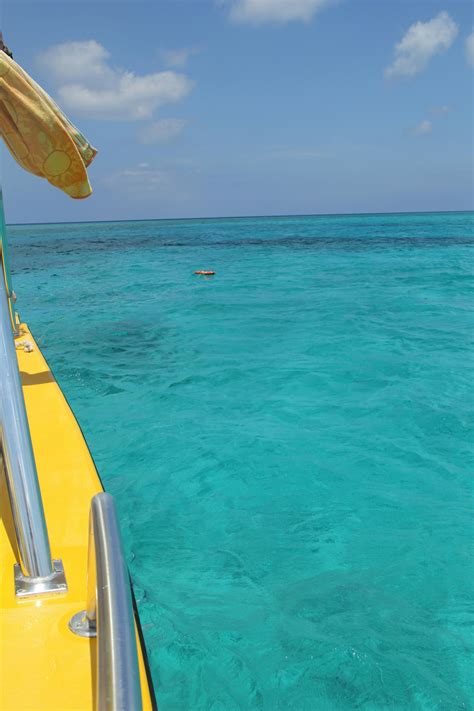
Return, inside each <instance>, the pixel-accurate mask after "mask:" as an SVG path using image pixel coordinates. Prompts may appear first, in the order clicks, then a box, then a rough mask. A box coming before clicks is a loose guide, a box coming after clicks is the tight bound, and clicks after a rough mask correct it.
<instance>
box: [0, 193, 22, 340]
mask: <svg viewBox="0 0 474 711" xmlns="http://www.w3.org/2000/svg"><path fill="white" fill-rule="evenodd" d="M0 263H1V266H2V267H3V274H4V279H5V284H6V290H7V299H8V307H9V310H10V320H11V323H12V331H13V333H14V334H15V336H17V335H18V334H19V331H18V325H17V323H16V313H15V302H14V295H13V289H12V279H11V274H10V262H9V259H8V243H7V235H6V230H5V217H4V213H3V195H2V189H1V187H0Z"/></svg>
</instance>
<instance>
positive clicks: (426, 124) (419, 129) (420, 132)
mask: <svg viewBox="0 0 474 711" xmlns="http://www.w3.org/2000/svg"><path fill="white" fill-rule="evenodd" d="M432 128H433V126H432V123H431V121H428V120H427V119H425V120H424V121H422V122H421V123H419V124H418V126H415V127H414V128H412V129H411V131H410V133H411V135H412V136H426V134H427V133H431V130H432Z"/></svg>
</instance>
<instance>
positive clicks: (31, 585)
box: [14, 560, 67, 598]
mask: <svg viewBox="0 0 474 711" xmlns="http://www.w3.org/2000/svg"><path fill="white" fill-rule="evenodd" d="M53 568H54V573H52V574H51V575H48V577H47V578H29V577H27V576H26V575H23V573H22V572H21V567H20V566H19V565H18V563H16V564H15V565H14V577H15V595H16V596H17V597H21V598H24V597H32V596H34V595H51V594H53V593H54V594H58V593H66V592H67V583H66V576H65V574H64V567H63V562H62V560H53Z"/></svg>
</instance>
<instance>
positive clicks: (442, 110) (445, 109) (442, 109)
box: [429, 105, 453, 116]
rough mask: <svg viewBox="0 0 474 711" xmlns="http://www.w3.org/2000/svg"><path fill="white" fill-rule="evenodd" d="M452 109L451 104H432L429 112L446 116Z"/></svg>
mask: <svg viewBox="0 0 474 711" xmlns="http://www.w3.org/2000/svg"><path fill="white" fill-rule="evenodd" d="M452 110H453V109H452V107H451V106H446V105H445V106H432V107H431V109H430V110H429V112H430V114H431V115H432V116H446V114H449V113H451V111H452Z"/></svg>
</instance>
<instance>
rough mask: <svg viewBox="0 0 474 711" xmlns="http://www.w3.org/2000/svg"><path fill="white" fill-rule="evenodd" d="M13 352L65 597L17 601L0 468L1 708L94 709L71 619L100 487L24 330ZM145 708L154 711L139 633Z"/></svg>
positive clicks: (91, 667)
mask: <svg viewBox="0 0 474 711" xmlns="http://www.w3.org/2000/svg"><path fill="white" fill-rule="evenodd" d="M25 340H26V341H30V342H31V343H32V344H33V350H32V351H29V352H28V351H26V350H22V349H21V348H19V349H18V350H17V354H18V364H19V368H20V373H21V379H22V385H23V393H24V398H25V404H26V411H27V415H28V421H29V425H30V431H31V438H32V441H33V450H34V454H35V459H36V465H37V469H38V477H39V483H40V488H41V494H42V497H43V504H44V509H45V516H46V521H47V524H48V530H49V537H50V543H51V552H52V557H53V558H60V559H62V561H63V564H64V569H65V573H66V578H67V584H68V592H67V593H66V594H64V595H51V596H50V597H49V598H48V599H45V597H44V596H41V597H39V598H36V599H34V598H31V599H22V600H20V599H18V598H17V597H15V591H14V579H13V565H14V563H17V562H18V560H19V559H18V552H17V549H16V542H15V531H14V526H13V520H12V516H11V512H10V508H9V499H8V495H7V491H6V483H5V476H4V472H3V469H2V466H3V465H2V464H1V463H0V489H1V491H0V507H1V509H0V513H1V521H0V615H1V622H0V629H1V645H0V675H1V683H0V709H1V710H2V711H18V710H19V709H25V710H28V711H33V710H36V709H43V710H44V711H70V710H71V711H72V710H73V709H74V710H76V709H77V710H79V709H81V710H82V709H94V708H95V707H96V706H95V702H94V699H95V692H96V660H97V656H96V654H97V652H96V644H97V642H96V639H94V638H89V639H87V638H83V637H78V636H76V635H74V634H73V633H72V632H71V631H70V630H69V627H68V622H69V620H70V618H71V617H72V616H73V615H74V614H75V613H76V612H78V611H80V610H84V609H85V607H86V584H87V550H88V534H89V511H90V504H91V499H92V497H93V496H94V495H95V494H97V493H99V492H101V491H102V490H103V489H102V485H101V482H100V479H99V476H98V474H97V470H96V468H95V465H94V462H93V461H92V457H91V455H90V453H89V450H88V448H87V444H86V442H85V440H84V437H83V435H82V433H81V430H80V428H79V425H78V424H77V422H76V419H75V417H74V415H73V413H72V411H71V409H70V407H69V405H68V403H67V401H66V399H65V397H64V395H63V393H62V392H61V389H60V388H59V386H58V384H57V383H56V381H55V379H54V377H53V375H52V373H51V370H50V369H49V366H48V364H47V363H46V360H45V359H44V357H43V355H42V353H41V351H40V349H39V348H38V346H37V344H36V343H35V341H34V339H33V337H32V335H31V333H30V331H29V330H28V328H27V327H26V326H25V325H22V335H21V336H20V337H18V338H17V339H16V343H17V344H20V342H22V341H25ZM137 646H138V652H139V666H140V677H141V687H142V697H143V708H144V709H152V708H155V704H154V701H153V699H152V692H150V686H149V680H148V678H147V672H146V665H145V661H146V657H145V650H144V649H143V647H142V644H141V641H140V636H139V635H138V630H137Z"/></svg>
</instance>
